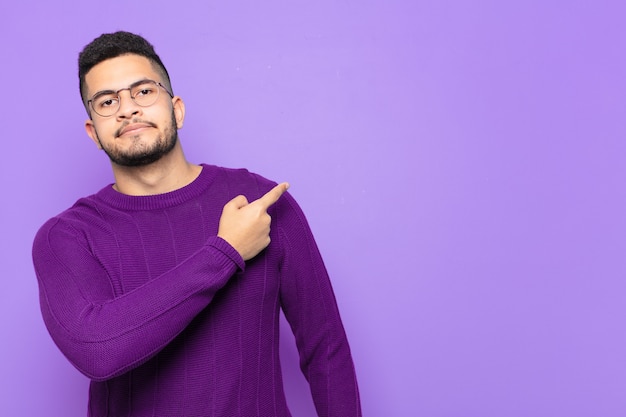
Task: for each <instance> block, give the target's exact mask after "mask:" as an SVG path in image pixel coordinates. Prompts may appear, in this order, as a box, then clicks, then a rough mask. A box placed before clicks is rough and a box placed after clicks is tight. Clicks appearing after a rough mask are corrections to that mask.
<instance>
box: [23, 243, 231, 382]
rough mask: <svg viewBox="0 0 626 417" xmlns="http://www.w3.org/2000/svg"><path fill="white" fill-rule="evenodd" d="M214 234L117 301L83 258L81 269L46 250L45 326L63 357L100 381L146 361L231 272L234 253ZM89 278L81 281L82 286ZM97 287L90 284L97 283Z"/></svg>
mask: <svg viewBox="0 0 626 417" xmlns="http://www.w3.org/2000/svg"><path fill="white" fill-rule="evenodd" d="M232 251H234V250H233V249H232V248H231V247H230V246H229V245H228V244H227V243H226V242H225V241H223V240H221V239H219V238H217V237H215V238H212V239H210V240H209V242H208V243H207V245H205V246H204V247H203V248H202V249H200V250H199V251H197V252H196V253H194V254H193V255H192V256H190V257H189V258H187V259H186V260H184V261H183V262H181V263H180V264H179V265H177V266H176V267H175V268H174V269H172V270H170V271H168V272H166V273H164V274H162V275H160V276H158V277H155V278H154V279H152V280H149V281H148V282H146V283H145V284H144V285H142V286H140V287H138V288H136V289H134V290H132V291H130V292H128V293H125V294H122V295H119V296H114V295H113V294H111V293H110V292H109V293H108V294H107V293H106V291H104V287H105V285H106V282H107V281H108V277H106V276H105V275H104V272H103V270H102V268H101V267H100V266H99V264H98V263H97V262H89V261H87V260H84V259H86V258H87V259H88V254H87V253H83V254H81V255H82V256H79V255H77V256H76V258H79V259H83V261H82V262H81V264H80V265H78V266H77V265H68V260H67V258H66V259H65V260H64V259H62V256H63V255H62V254H59V253H55V252H54V250H53V249H52V248H50V247H46V245H39V246H38V249H37V256H36V257H35V269H36V271H37V275H38V279H39V284H40V294H41V307H42V313H43V316H44V320H45V322H46V325H47V327H48V329H49V331H50V334H51V336H52V338H53V339H54V341H55V342H56V344H57V345H58V346H59V348H60V349H61V351H62V352H63V353H64V354H65V356H66V357H67V358H68V359H69V360H70V361H71V362H72V363H73V364H74V365H75V366H76V367H77V368H78V369H79V370H80V371H81V372H82V373H84V374H85V375H86V376H88V377H89V378H91V379H94V380H105V379H109V378H112V377H114V376H117V375H120V374H122V373H124V372H126V371H128V370H129V369H132V368H134V367H136V366H138V365H139V364H141V363H143V362H145V361H146V360H148V359H149V358H150V357H152V356H153V355H154V354H156V353H157V352H158V351H160V350H161V349H162V348H163V347H164V346H166V345H167V344H168V343H169V342H170V341H171V340H172V339H173V338H174V337H176V335H177V334H179V333H180V332H181V331H182V330H183V329H184V328H185V327H186V326H187V325H188V324H189V322H190V321H191V320H192V319H193V318H194V317H195V316H196V315H197V314H198V313H199V312H200V311H202V309H204V308H205V307H206V306H207V305H208V304H209V303H210V302H211V300H212V298H213V296H214V295H215V293H216V292H217V291H218V290H219V289H220V288H222V287H223V286H224V285H225V284H226V282H227V281H228V280H229V279H230V277H231V276H232V275H233V274H234V273H235V272H236V270H237V268H238V265H237V263H236V262H235V261H234V260H233V259H236V258H234V257H235V256H238V255H236V252H235V254H233V252H232ZM85 281H89V282H88V283H87V284H83V283H84V282H85ZM96 283H97V284H96Z"/></svg>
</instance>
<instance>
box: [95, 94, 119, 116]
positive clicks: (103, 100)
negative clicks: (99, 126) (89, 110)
mask: <svg viewBox="0 0 626 417" xmlns="http://www.w3.org/2000/svg"><path fill="white" fill-rule="evenodd" d="M91 105H92V106H93V109H94V111H95V112H96V113H98V114H99V115H100V116H104V117H107V116H111V115H113V114H115V112H116V111H117V109H118V107H119V105H120V98H119V96H118V95H117V94H115V93H104V94H98V95H97V96H95V97H94V98H93V99H92V100H91Z"/></svg>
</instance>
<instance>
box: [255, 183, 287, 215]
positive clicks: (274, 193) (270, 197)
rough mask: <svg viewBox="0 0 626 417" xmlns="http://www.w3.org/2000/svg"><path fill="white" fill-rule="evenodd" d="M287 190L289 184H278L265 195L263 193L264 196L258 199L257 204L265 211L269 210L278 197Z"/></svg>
mask: <svg viewBox="0 0 626 417" xmlns="http://www.w3.org/2000/svg"><path fill="white" fill-rule="evenodd" d="M288 188H289V183H287V182H283V183H280V184H278V185H277V186H275V187H274V188H272V189H271V190H269V191H268V192H267V193H265V195H263V197H261V198H259V199H258V200H257V202H258V203H259V204H261V205H262V206H263V207H265V208H266V209H267V208H269V206H271V205H272V204H274V203H275V202H276V201H278V199H279V198H280V196H281V195H283V194H284V193H285V191H287V189H288Z"/></svg>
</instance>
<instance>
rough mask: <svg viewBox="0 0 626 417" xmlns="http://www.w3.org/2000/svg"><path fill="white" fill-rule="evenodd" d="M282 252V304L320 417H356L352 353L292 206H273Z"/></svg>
mask: <svg viewBox="0 0 626 417" xmlns="http://www.w3.org/2000/svg"><path fill="white" fill-rule="evenodd" d="M275 210H276V214H275V216H276V217H277V225H278V228H279V239H280V244H281V245H282V246H283V247H284V260H283V265H282V277H281V304H282V308H283V311H284V313H285V317H286V319H287V321H288V322H289V324H290V326H291V328H292V330H293V333H294V335H295V339H296V344H297V347H298V351H299V356H300V368H301V369H302V372H303V373H304V376H305V377H306V379H307V381H308V382H309V385H310V389H311V393H312V396H313V401H314V403H315V407H316V410H317V413H318V415H320V416H344V417H351V416H360V415H361V405H360V400H359V392H358V386H357V381H356V374H355V369H354V365H353V360H352V356H351V353H350V348H349V345H348V341H347V338H346V334H345V331H344V328H343V324H342V322H341V318H340V315H339V310H338V307H337V303H336V300H335V296H334V293H333V290H332V287H331V283H330V280H329V277H328V273H327V271H326V268H325V266H324V264H323V261H322V258H321V255H320V252H319V250H318V248H317V245H316V243H315V241H314V239H313V235H312V233H311V230H310V228H309V225H308V223H307V221H306V219H305V217H304V214H303V213H302V211H301V209H300V207H299V206H298V204H297V203H296V202H295V200H294V199H293V198H292V197H291V196H290V195H289V194H288V193H286V194H284V198H281V200H279V201H278V202H277V203H276V206H275Z"/></svg>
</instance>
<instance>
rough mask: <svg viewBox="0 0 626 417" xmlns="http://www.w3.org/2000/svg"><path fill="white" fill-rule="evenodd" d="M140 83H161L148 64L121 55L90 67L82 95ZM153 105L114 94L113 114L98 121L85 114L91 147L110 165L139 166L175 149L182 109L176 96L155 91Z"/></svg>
mask: <svg viewBox="0 0 626 417" xmlns="http://www.w3.org/2000/svg"><path fill="white" fill-rule="evenodd" d="M140 80H154V81H157V82H160V83H162V84H165V83H164V81H165V80H163V79H162V78H161V76H160V75H159V73H158V72H157V71H155V69H154V67H153V66H152V64H151V62H150V61H149V60H148V59H147V58H145V57H143V56H139V55H123V56H119V57H116V58H111V59H108V60H106V61H103V62H101V63H99V64H98V65H96V66H94V67H93V68H92V69H91V70H90V71H89V72H88V73H87V75H86V76H85V81H86V85H87V97H88V98H89V99H90V98H92V97H93V96H94V94H96V93H99V92H102V91H118V90H120V89H124V88H127V87H129V86H130V85H132V84H134V83H136V82H137V81H140ZM159 89H160V91H159V96H158V99H157V101H156V102H155V103H154V104H153V105H151V106H148V107H142V106H139V105H138V104H137V103H135V102H134V101H133V100H132V99H131V96H130V92H129V90H122V91H120V92H119V98H120V106H119V110H118V111H117V112H116V113H115V114H114V115H112V116H109V117H102V116H100V115H98V114H97V113H95V112H94V111H93V109H91V108H90V110H91V119H89V120H87V121H86V122H85V129H86V131H87V134H88V135H89V137H90V138H91V139H92V140H93V141H94V143H96V145H97V146H98V147H99V148H101V149H103V150H104V151H105V152H106V154H107V155H108V156H109V158H110V159H111V161H112V162H113V163H114V164H117V165H121V166H142V165H147V164H150V163H152V162H154V161H157V160H158V159H160V158H161V157H162V156H164V155H167V154H168V153H169V152H170V151H171V150H172V149H173V148H174V147H175V145H176V141H177V129H178V128H181V127H182V123H183V119H184V105H183V103H182V100H181V99H180V98H179V97H174V98H171V97H170V95H169V94H168V93H167V92H166V91H165V90H163V89H162V87H159Z"/></svg>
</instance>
